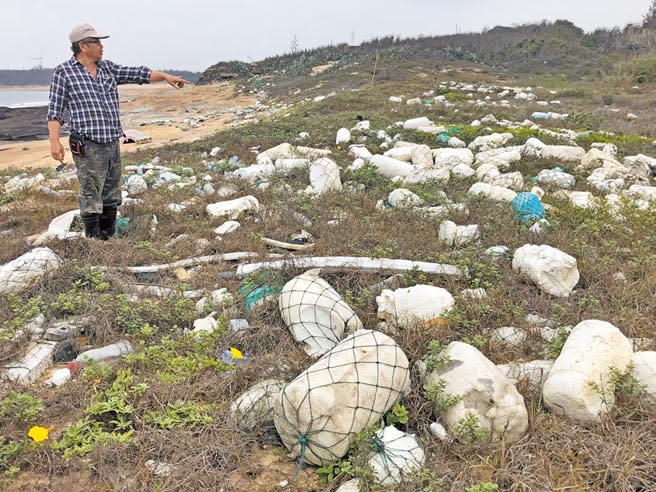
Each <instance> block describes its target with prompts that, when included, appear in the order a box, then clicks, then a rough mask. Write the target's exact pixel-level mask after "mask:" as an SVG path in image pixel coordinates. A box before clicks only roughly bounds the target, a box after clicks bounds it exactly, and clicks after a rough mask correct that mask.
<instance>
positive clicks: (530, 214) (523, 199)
mask: <svg viewBox="0 0 656 492" xmlns="http://www.w3.org/2000/svg"><path fill="white" fill-rule="evenodd" d="M510 205H511V207H512V209H513V212H515V213H516V214H517V215H518V216H519V221H520V222H521V223H522V224H523V223H525V222H528V221H538V220H540V219H544V205H542V202H541V201H540V197H538V196H537V195H535V194H533V193H528V192H521V193H518V194H517V196H515V198H513V200H512V202H510Z"/></svg>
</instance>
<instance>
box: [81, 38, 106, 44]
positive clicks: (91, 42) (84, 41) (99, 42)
mask: <svg viewBox="0 0 656 492" xmlns="http://www.w3.org/2000/svg"><path fill="white" fill-rule="evenodd" d="M81 42H82V43H84V44H102V41H100V39H85V40H83V41H81Z"/></svg>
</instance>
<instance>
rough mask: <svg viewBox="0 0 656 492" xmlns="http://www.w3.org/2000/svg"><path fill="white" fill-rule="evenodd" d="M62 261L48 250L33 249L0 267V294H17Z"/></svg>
mask: <svg viewBox="0 0 656 492" xmlns="http://www.w3.org/2000/svg"><path fill="white" fill-rule="evenodd" d="M61 262H62V260H61V259H60V258H59V256H57V255H56V254H55V253H54V252H53V251H52V250H50V249H49V248H35V249H33V250H32V251H29V252H28V253H25V254H24V255H22V256H20V257H18V258H16V259H15V260H12V261H10V262H9V263H5V264H4V265H2V266H0V293H2V294H7V293H9V292H17V291H19V290H22V289H24V288H25V287H27V286H28V285H29V284H30V283H31V282H32V281H34V280H36V279H37V278H39V277H41V276H42V275H43V274H45V273H47V272H49V271H51V270H53V269H55V268H57V267H58V266H59V265H60V264H61Z"/></svg>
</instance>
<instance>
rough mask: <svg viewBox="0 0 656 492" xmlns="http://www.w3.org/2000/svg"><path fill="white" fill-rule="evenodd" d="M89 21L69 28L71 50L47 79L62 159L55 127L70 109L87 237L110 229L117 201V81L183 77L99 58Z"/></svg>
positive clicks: (53, 143) (179, 82) (56, 155)
mask: <svg viewBox="0 0 656 492" xmlns="http://www.w3.org/2000/svg"><path fill="white" fill-rule="evenodd" d="M108 37H109V36H106V35H103V34H98V33H97V32H96V30H95V29H94V28H93V27H91V26H90V25H89V24H82V25H79V26H76V27H75V28H73V30H72V31H71V33H70V35H69V39H70V40H71V43H72V45H71V50H73V56H72V57H71V58H70V59H69V60H68V61H65V62H64V63H62V64H61V65H59V66H58V67H57V68H55V71H54V73H53V75H52V83H51V84H50V102H49V105H48V134H49V137H50V154H51V155H52V157H53V159H55V160H58V161H60V162H63V160H64V147H63V145H62V144H61V142H60V141H59V131H60V129H61V126H62V125H63V124H64V110H65V109H68V110H69V112H70V128H71V136H70V139H69V143H70V149H71V152H72V153H73V160H74V161H75V166H76V167H77V175H78V179H79V181H80V214H81V216H82V222H83V223H84V233H85V236H86V237H88V238H96V239H108V238H110V237H111V236H113V235H114V230H115V224H116V209H117V208H118V206H119V205H120V204H121V154H120V150H119V138H120V137H122V136H123V130H122V128H121V121H120V119H119V111H118V89H117V86H118V85H120V84H144V83H145V84H148V83H150V82H158V81H162V80H165V81H166V82H168V84H169V85H171V86H173V87H175V88H178V89H179V88H181V87H184V84H188V83H189V82H187V81H186V80H184V79H182V78H180V77H176V76H174V75H170V74H168V73H164V72H157V71H154V70H151V69H150V68H148V67H143V66H142V67H125V66H122V65H117V64H115V63H113V62H111V61H109V60H103V59H102V55H103V45H102V42H101V41H100V40H101V39H106V38H108Z"/></svg>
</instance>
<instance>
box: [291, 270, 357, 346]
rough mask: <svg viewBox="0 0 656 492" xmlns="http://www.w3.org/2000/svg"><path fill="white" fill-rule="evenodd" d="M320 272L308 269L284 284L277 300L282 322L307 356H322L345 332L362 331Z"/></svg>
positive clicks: (348, 309)
mask: <svg viewBox="0 0 656 492" xmlns="http://www.w3.org/2000/svg"><path fill="white" fill-rule="evenodd" d="M319 273H320V270H319V269H314V270H308V271H307V272H305V273H303V274H302V275H299V276H298V277H295V278H293V279H292V280H290V281H289V282H287V283H286V284H285V286H284V287H283V289H282V291H281V293H280V297H279V301H278V305H279V308H280V313H281V315H282V319H283V322H284V323H285V325H286V326H287V328H288V329H289V331H290V332H291V333H292V336H293V337H294V339H295V340H296V341H297V342H299V343H301V344H303V345H304V347H303V350H305V352H306V353H307V354H308V355H309V356H310V357H319V356H321V355H323V354H324V353H326V352H327V351H329V350H330V349H332V348H333V347H334V346H335V345H336V344H337V343H338V342H339V341H340V340H341V339H342V337H343V336H344V334H345V333H353V332H355V331H356V330H359V329H361V328H362V323H361V322H360V319H359V318H358V317H357V315H356V314H355V313H354V312H353V309H351V307H350V306H349V305H348V304H346V302H344V300H343V299H342V297H341V296H340V295H339V294H338V293H337V292H336V291H335V290H334V289H333V288H332V287H331V286H330V284H328V282H326V281H325V280H323V279H322V278H321V277H319Z"/></svg>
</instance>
